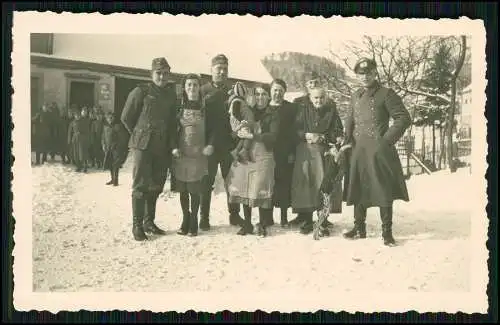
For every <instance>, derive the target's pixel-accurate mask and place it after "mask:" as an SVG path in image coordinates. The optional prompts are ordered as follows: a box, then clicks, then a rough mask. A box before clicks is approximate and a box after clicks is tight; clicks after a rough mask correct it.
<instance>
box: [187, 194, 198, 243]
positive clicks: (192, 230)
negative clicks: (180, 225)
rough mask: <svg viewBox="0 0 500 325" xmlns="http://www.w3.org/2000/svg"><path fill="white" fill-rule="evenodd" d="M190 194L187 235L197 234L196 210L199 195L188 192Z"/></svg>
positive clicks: (194, 235) (193, 235)
mask: <svg viewBox="0 0 500 325" xmlns="http://www.w3.org/2000/svg"><path fill="white" fill-rule="evenodd" d="M190 196H191V214H190V219H189V236H191V237H196V236H198V211H199V208H200V196H199V195H197V194H190Z"/></svg>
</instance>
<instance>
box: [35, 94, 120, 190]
mask: <svg viewBox="0 0 500 325" xmlns="http://www.w3.org/2000/svg"><path fill="white" fill-rule="evenodd" d="M31 125H32V129H31V130H32V132H31V136H32V151H33V152H35V165H40V164H44V163H46V162H47V159H48V157H49V156H50V158H51V160H55V157H56V156H59V157H60V159H61V161H62V163H63V164H68V165H73V166H74V167H75V171H76V172H84V173H86V172H87V171H88V169H89V168H97V169H107V170H110V173H111V180H110V181H109V182H108V183H107V184H108V185H114V186H117V185H118V170H119V168H120V167H121V165H122V164H123V162H124V161H125V159H126V157H127V154H128V148H127V143H126V141H127V139H128V135H127V134H126V132H123V130H124V129H123V127H122V125H121V123H120V122H119V119H115V117H114V115H113V112H104V111H103V110H102V108H100V107H92V108H89V107H86V106H82V107H80V108H78V107H77V106H76V105H71V107H70V109H69V110H67V109H65V108H63V109H62V110H59V108H58V106H57V104H56V103H52V104H50V105H49V104H44V105H42V107H41V110H40V111H39V112H38V113H37V114H35V115H34V116H33V117H32V119H31Z"/></svg>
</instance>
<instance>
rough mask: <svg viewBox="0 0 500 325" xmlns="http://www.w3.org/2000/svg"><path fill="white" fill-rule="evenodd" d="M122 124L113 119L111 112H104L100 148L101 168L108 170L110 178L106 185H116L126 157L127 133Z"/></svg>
mask: <svg viewBox="0 0 500 325" xmlns="http://www.w3.org/2000/svg"><path fill="white" fill-rule="evenodd" d="M124 131H125V130H124V128H123V126H122V124H121V123H120V122H119V121H117V120H116V119H115V115H114V113H113V112H109V111H108V112H106V121H105V122H104V124H103V130H102V137H101V148H102V149H101V150H102V152H103V153H104V160H103V165H102V167H103V169H106V170H109V172H110V174H111V179H110V180H109V181H108V182H107V183H106V185H113V186H118V185H119V182H118V178H119V177H118V176H119V171H120V168H121V166H122V164H123V163H124V162H125V160H126V159H127V154H128V148H127V142H126V139H127V135H126V134H124ZM125 132H126V131H125Z"/></svg>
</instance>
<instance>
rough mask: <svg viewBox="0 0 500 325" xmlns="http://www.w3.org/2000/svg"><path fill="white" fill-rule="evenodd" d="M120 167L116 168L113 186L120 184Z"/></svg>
mask: <svg viewBox="0 0 500 325" xmlns="http://www.w3.org/2000/svg"><path fill="white" fill-rule="evenodd" d="M118 171H119V169H118V168H115V169H114V171H113V176H114V177H113V186H118Z"/></svg>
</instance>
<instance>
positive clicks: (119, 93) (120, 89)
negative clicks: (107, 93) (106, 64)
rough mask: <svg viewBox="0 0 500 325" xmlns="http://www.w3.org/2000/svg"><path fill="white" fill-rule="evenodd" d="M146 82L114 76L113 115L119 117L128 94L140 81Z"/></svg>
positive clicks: (141, 81)
mask: <svg viewBox="0 0 500 325" xmlns="http://www.w3.org/2000/svg"><path fill="white" fill-rule="evenodd" d="M144 82H147V81H145V80H141V79H130V78H119V77H116V78H115V108H114V112H115V116H116V117H117V118H120V116H121V114H122V111H123V106H125V102H126V101H127V97H128V94H129V93H130V92H131V91H132V90H133V89H134V88H135V87H137V85H139V84H140V83H144Z"/></svg>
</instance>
